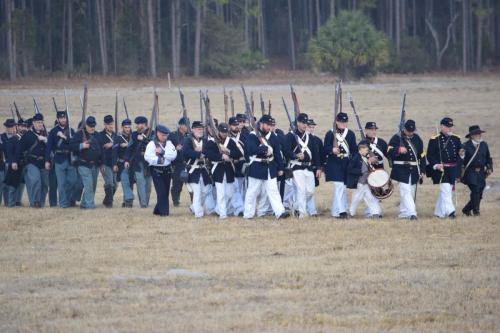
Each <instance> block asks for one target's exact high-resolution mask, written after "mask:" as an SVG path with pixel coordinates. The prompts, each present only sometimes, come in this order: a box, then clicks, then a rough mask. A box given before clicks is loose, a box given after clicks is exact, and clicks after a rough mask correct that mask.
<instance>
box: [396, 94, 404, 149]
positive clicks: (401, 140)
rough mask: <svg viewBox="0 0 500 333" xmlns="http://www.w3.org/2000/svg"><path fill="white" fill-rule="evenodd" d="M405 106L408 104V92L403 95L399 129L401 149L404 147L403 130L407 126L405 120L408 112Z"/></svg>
mask: <svg viewBox="0 0 500 333" xmlns="http://www.w3.org/2000/svg"><path fill="white" fill-rule="evenodd" d="M405 104H406V92H404V93H403V97H402V100H401V114H400V118H399V127H398V135H399V145H400V147H403V146H404V142H403V128H404V125H405V118H406V110H405Z"/></svg>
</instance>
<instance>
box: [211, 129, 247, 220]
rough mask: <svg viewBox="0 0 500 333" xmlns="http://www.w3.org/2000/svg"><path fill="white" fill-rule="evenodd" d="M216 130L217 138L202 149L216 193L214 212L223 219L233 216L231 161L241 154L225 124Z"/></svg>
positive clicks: (233, 171) (232, 171)
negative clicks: (209, 165) (210, 168)
mask: <svg viewBox="0 0 500 333" xmlns="http://www.w3.org/2000/svg"><path fill="white" fill-rule="evenodd" d="M217 130H218V132H219V133H218V136H219V137H218V138H216V139H215V138H210V139H209V140H208V141H207V142H206V144H205V147H204V148H203V153H204V154H205V156H206V157H207V158H208V160H209V161H210V162H211V163H212V180H213V182H214V183H215V190H216V193H217V204H216V206H215V212H216V213H217V214H218V215H219V217H220V218H221V219H225V218H226V217H227V216H228V215H233V214H234V209H233V207H232V205H231V197H232V196H233V183H234V178H235V169H234V163H233V161H235V160H238V159H239V158H240V157H241V156H242V154H241V152H240V150H239V149H238V147H237V146H236V143H235V141H234V140H233V139H231V138H230V137H229V135H228V132H229V126H228V125H227V124H226V123H220V124H219V125H218V126H217ZM216 140H218V141H219V142H216Z"/></svg>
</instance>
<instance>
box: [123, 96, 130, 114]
mask: <svg viewBox="0 0 500 333" xmlns="http://www.w3.org/2000/svg"><path fill="white" fill-rule="evenodd" d="M123 108H124V109H125V115H126V116H127V119H130V117H129V116H128V109H127V104H126V103H125V97H123Z"/></svg>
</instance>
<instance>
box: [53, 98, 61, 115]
mask: <svg viewBox="0 0 500 333" xmlns="http://www.w3.org/2000/svg"><path fill="white" fill-rule="evenodd" d="M52 103H54V109H55V110H56V112H57V111H59V108H58V107H57V103H56V99H55V98H54V97H52Z"/></svg>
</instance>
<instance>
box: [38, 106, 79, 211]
mask: <svg viewBox="0 0 500 333" xmlns="http://www.w3.org/2000/svg"><path fill="white" fill-rule="evenodd" d="M56 117H57V125H56V126H55V127H54V128H53V129H52V130H51V131H50V132H49V138H48V141H47V149H46V150H45V160H46V161H47V162H45V163H46V164H48V165H47V166H48V167H49V168H51V169H54V172H55V175H56V178H57V190H58V194H59V207H61V208H67V207H73V206H75V198H74V197H73V196H74V192H75V186H76V181H77V174H76V169H75V167H74V166H73V165H72V161H71V151H70V148H69V142H70V138H71V137H73V136H74V135H75V131H74V130H73V129H72V128H69V126H68V118H67V115H66V111H57V115H56ZM51 155H52V156H53V157H52V164H51V162H49V161H50V160H51V158H50V156H51Z"/></svg>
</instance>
